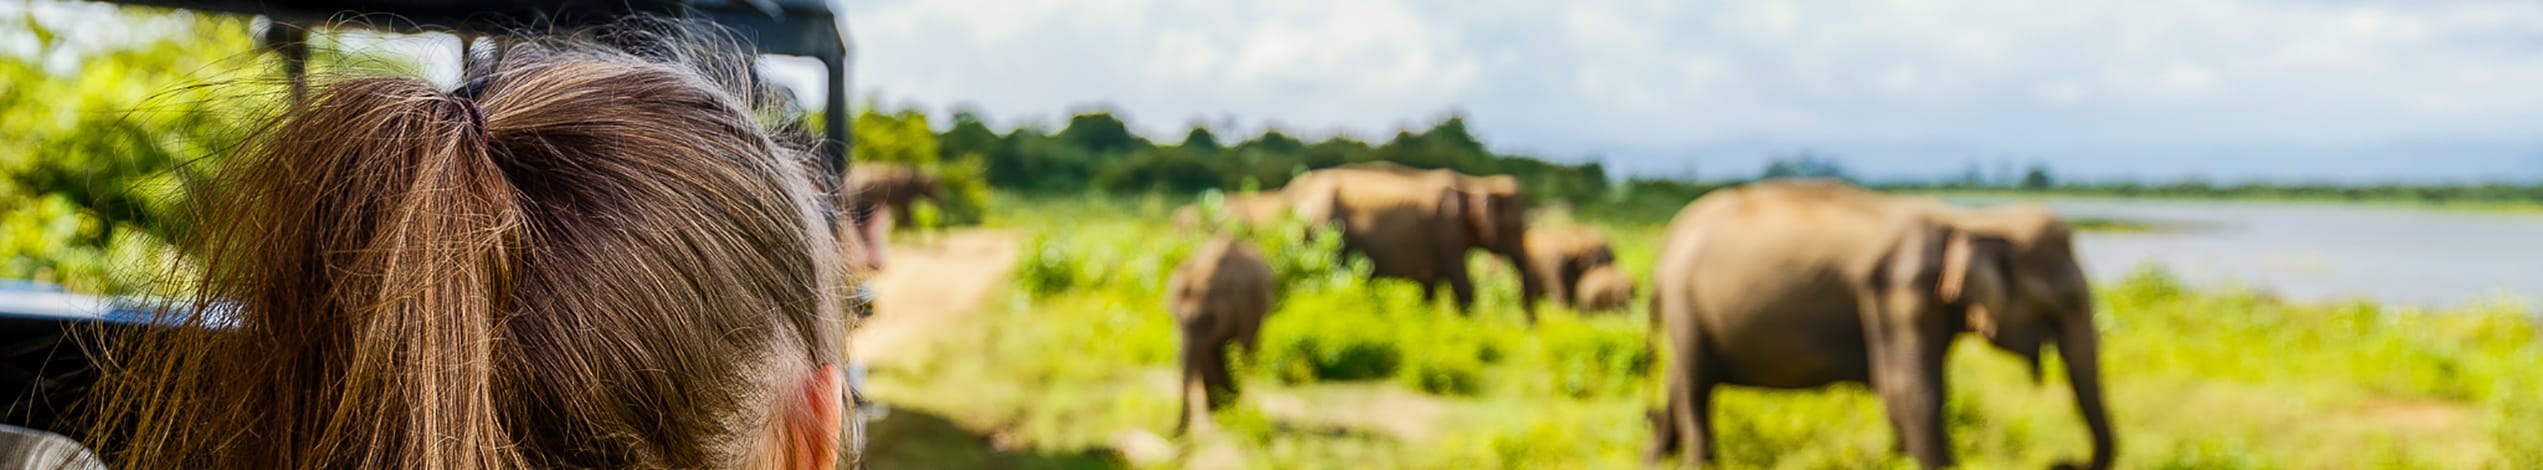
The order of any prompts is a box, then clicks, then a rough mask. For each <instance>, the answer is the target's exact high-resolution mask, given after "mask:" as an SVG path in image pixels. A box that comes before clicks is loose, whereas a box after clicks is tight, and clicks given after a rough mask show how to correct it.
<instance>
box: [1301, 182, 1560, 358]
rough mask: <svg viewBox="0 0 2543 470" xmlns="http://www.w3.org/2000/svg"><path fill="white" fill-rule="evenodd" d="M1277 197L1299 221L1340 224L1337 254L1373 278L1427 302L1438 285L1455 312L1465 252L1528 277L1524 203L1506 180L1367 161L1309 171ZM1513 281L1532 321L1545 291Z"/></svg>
mask: <svg viewBox="0 0 2543 470" xmlns="http://www.w3.org/2000/svg"><path fill="white" fill-rule="evenodd" d="M1281 193H1282V195H1283V196H1284V197H1285V198H1287V200H1288V201H1289V202H1290V203H1291V207H1292V208H1293V210H1295V211H1296V213H1297V214H1298V215H1299V216H1300V217H1301V218H1304V219H1307V220H1309V221H1316V222H1323V221H1332V222H1337V223H1339V224H1340V226H1341V232H1342V250H1343V251H1344V253H1345V254H1346V255H1357V256H1366V257H1367V258H1368V259H1369V264H1370V267H1371V271H1372V272H1371V275H1372V276H1376V277H1391V278H1398V279H1408V280H1412V281H1413V282H1417V283H1420V284H1421V285H1422V296H1423V298H1425V299H1436V298H1437V296H1438V292H1437V288H1438V286H1440V285H1446V286H1448V288H1449V291H1450V295H1451V296H1453V299H1454V300H1455V301H1456V303H1457V306H1458V307H1459V308H1460V309H1466V308H1469V307H1471V306H1473V304H1474V280H1473V278H1472V277H1471V275H1470V274H1469V273H1468V272H1467V269H1466V253H1467V251H1469V250H1474V249H1481V250H1484V251H1485V252H1488V253H1492V254H1494V255H1497V256H1499V257H1500V258H1502V259H1503V260H1505V261H1508V262H1509V263H1510V266H1511V267H1512V268H1514V269H1513V270H1514V271H1517V272H1520V273H1525V272H1526V271H1527V259H1528V252H1527V244H1526V236H1525V233H1526V230H1527V202H1526V200H1525V198H1523V197H1522V195H1521V191H1520V188H1519V182H1518V180H1517V179H1515V178H1511V177H1509V176H1500V175H1497V176H1483V177H1477V176H1469V175H1465V174H1461V173H1457V172H1454V171H1448V170H1416V169H1412V168H1407V167H1403V166H1400V165H1395V164H1391V163H1367V164H1357V165H1348V166H1342V167H1336V168H1327V169H1323V170H1316V171H1311V172H1307V173H1306V174H1303V175H1299V176H1298V178H1295V179H1292V180H1291V181H1290V183H1289V185H1288V186H1285V187H1283V188H1282V189H1281ZM1518 277H1519V279H1520V303H1521V305H1524V306H1525V307H1523V308H1524V309H1525V310H1526V311H1527V314H1528V318H1529V319H1531V320H1533V319H1534V318H1536V299H1537V297H1539V296H1541V295H1543V292H1544V288H1543V286H1541V285H1539V283H1538V282H1537V280H1536V279H1533V278H1531V277H1529V276H1526V275H1524V274H1522V275H1520V276H1518Z"/></svg>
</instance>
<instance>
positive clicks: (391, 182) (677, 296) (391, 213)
mask: <svg viewBox="0 0 2543 470" xmlns="http://www.w3.org/2000/svg"><path fill="white" fill-rule="evenodd" d="M564 44H565V43H561V42H533V43H524V44H520V45H516V46H513V49H512V50H510V51H507V53H506V54H505V56H504V61H503V62H502V63H500V64H497V65H494V66H493V67H491V68H490V69H487V70H481V71H473V72H472V75H475V77H474V78H473V79H471V80H469V82H468V84H467V85H464V86H462V87H459V88H458V89H456V90H443V89H439V88H437V87H435V86H432V85H429V84H426V83H423V82H420V81H416V80H411V79H403V78H354V79H346V80H340V81H336V82H334V83H331V84H324V85H322V86H320V87H318V88H317V89H316V91H315V92H314V93H313V94H312V95H311V96H310V98H309V99H308V100H307V101H306V102H303V103H297V104H295V105H294V106H292V107H291V109H289V110H288V111H286V112H284V113H282V116H281V117H280V118H279V119H278V120H277V121H276V122H275V123H274V124H273V125H272V126H271V127H270V128H269V129H267V130H266V131H265V132H266V133H265V134H262V135H260V136H259V137H258V138H256V139H253V142H254V143H253V144H251V145H250V146H249V147H248V148H246V149H245V150H244V151H242V152H239V153H238V154H236V155H235V156H234V157H233V158H232V160H231V161H229V162H227V163H226V164H224V168H223V170H222V172H221V173H220V174H221V175H222V177H221V178H220V180H219V181H218V182H217V183H215V184H212V185H209V187H211V188H214V191H217V193H216V194H211V195H208V199H207V200H208V201H209V202H208V204H207V205H206V210H207V211H209V212H208V215H210V217H207V218H205V219H203V220H205V221H206V224H205V226H204V232H203V235H204V238H203V240H202V241H201V242H200V243H202V244H201V245H200V247H199V251H200V253H201V256H202V258H201V259H202V262H203V265H204V267H205V268H206V277H205V279H206V281H205V284H204V287H203V291H202V292H201V294H203V295H205V296H207V297H211V298H218V299H223V300H224V301H225V302H226V303H228V304H230V305H231V306H232V307H234V310H232V311H230V312H229V313H227V315H228V316H232V317H234V319H235V323H234V324H233V326H232V327H229V328H221V329H212V328H194V329H190V330H188V331H185V332H181V333H177V334H175V335H172V336H168V337H165V338H163V339H162V340H157V341H148V342H145V344H144V346H143V347H142V348H141V349H140V350H139V351H138V353H139V356H138V360H137V362H136V363H133V364H129V366H130V367H129V368H128V369H127V370H124V371H120V372H121V375H120V377H119V378H116V379H112V381H111V382H110V386H111V387H113V388H110V389H109V390H108V391H107V392H108V393H107V394H106V396H107V398H106V400H107V402H106V403H105V408H104V409H105V410H106V414H105V415H104V416H102V418H103V420H104V421H103V423H105V426H106V427H105V428H103V429H104V435H109V436H114V437H113V438H112V440H113V441H114V442H105V443H104V444H108V446H107V448H109V449H120V450H117V451H113V452H114V453H113V454H112V457H110V458H112V459H114V460H119V461H121V462H123V463H124V465H125V466H134V467H145V468H161V467H176V466H186V467H194V466H219V467H259V468H279V467H304V468H305V467H345V466H359V467H365V468H369V467H388V466H396V467H450V468H477V467H516V466H533V467H613V468H615V467H688V468H694V467H722V466H736V465H742V466H753V465H750V464H755V463H780V462H784V461H788V459H793V462H794V463H795V464H798V465H799V464H808V463H814V462H812V461H813V460H817V459H818V458H819V457H820V456H818V455H807V453H808V452H812V453H818V452H816V451H822V452H826V451H827V450H828V449H831V448H833V447H831V446H830V444H831V443H835V442H837V439H838V437H837V436H836V433H837V425H836V423H837V422H838V419H839V416H840V415H841V414H842V413H843V410H842V409H841V406H842V402H841V395H840V392H839V390H838V387H839V383H838V381H839V379H838V377H837V372H836V369H835V368H834V365H836V364H839V363H841V362H842V361H841V357H840V355H841V349H842V348H841V347H840V342H839V340H838V339H837V337H838V335H839V334H840V333H841V332H843V331H845V325H843V324H842V322H844V321H845V318H846V316H845V315H842V313H843V312H844V311H845V309H846V308H848V307H847V306H846V305H845V303H844V300H845V298H844V296H843V295H841V294H842V292H843V287H844V286H846V285H847V284H848V280H847V279H845V277H846V274H845V273H844V272H843V271H842V269H841V268H840V266H841V260H840V256H841V254H842V253H845V252H846V250H843V247H841V246H839V245H838V243H840V242H839V241H838V239H837V238H835V237H834V233H833V229H832V228H830V227H828V226H827V225H826V223H825V222H824V220H825V218H824V214H823V213H822V212H821V211H823V210H826V208H827V207H828V206H827V205H824V204H821V200H820V199H819V198H820V197H821V196H819V194H820V191H818V190H816V189H815V187H814V186H815V185H814V181H815V178H814V177H813V176H812V174H811V172H812V171H814V170H812V169H811V168H809V166H808V165H809V163H808V162H810V161H811V160H809V159H807V158H804V155H802V154H801V153H799V152H797V151H795V150H793V149H790V148H788V147H786V146H782V145H779V144H777V143H775V142H773V141H772V140H770V138H769V137H768V135H767V134H766V133H764V132H763V131H762V130H761V129H760V128H758V127H757V125H756V123H755V121H754V119H753V115H754V114H753V109H752V105H751V102H750V99H749V98H750V97H752V96H755V95H754V94H752V93H751V92H750V91H749V90H748V89H747V88H748V86H749V85H748V82H747V81H743V80H735V79H734V78H735V77H738V76H740V75H741V74H737V73H732V72H734V71H736V70H738V69H737V67H740V66H741V63H739V62H738V61H732V60H724V59H719V57H722V56H720V55H716V54H695V53H690V52H681V51H675V50H672V49H663V48H654V49H652V50H647V51H646V52H645V55H635V54H629V53H625V52H618V51H615V50H603V49H594V48H587V47H580V46H572V45H564ZM691 52H693V51H691ZM188 316H189V317H191V318H188V319H187V320H188V321H191V322H193V324H196V325H207V324H210V323H212V321H210V320H209V319H208V318H205V317H207V315H203V314H201V313H200V312H196V313H193V314H190V315H188ZM101 439H103V438H101Z"/></svg>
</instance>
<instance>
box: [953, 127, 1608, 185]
mask: <svg viewBox="0 0 2543 470" xmlns="http://www.w3.org/2000/svg"><path fill="white" fill-rule="evenodd" d="M1130 129H1131V127H1130V125H1129V124H1128V123H1126V122H1124V121H1123V120H1122V119H1121V118H1119V117H1117V116H1115V115H1114V114H1113V113H1111V112H1090V113H1083V114H1078V115H1076V116H1073V117H1071V118H1070V119H1069V122H1068V125H1067V126H1065V127H1063V128H1061V129H1060V130H1059V131H1058V132H1056V133H1046V132H1045V131H1044V130H1042V129H1036V128H1031V127H1024V128H1018V129H1015V130H1013V131H1011V132H1009V133H1007V134H1006V135H1004V136H999V135H998V134H997V133H996V132H995V131H992V130H990V129H989V128H988V127H987V126H986V125H984V124H982V123H981V122H980V120H979V119H978V118H977V117H976V116H973V115H971V114H969V113H957V114H956V117H955V122H954V125H953V127H951V128H949V129H947V130H946V131H945V132H944V134H942V135H941V140H942V141H944V142H947V146H946V148H945V150H944V151H946V152H979V153H980V154H981V155H984V156H986V157H987V159H988V162H987V166H988V169H987V174H988V179H989V182H990V183H991V184H992V185H995V186H997V187H1000V188H1005V189H1009V190H1017V191H1030V192H1035V193H1043V194H1063V195H1067V194H1076V193H1080V192H1085V191H1090V190H1091V191H1100V192H1112V193H1140V192H1156V193H1167V194H1178V195H1188V194H1195V193H1199V192H1202V191H1205V190H1212V189H1218V190H1228V189H1237V188H1240V187H1242V186H1243V185H1244V182H1246V181H1254V182H1255V183H1256V184H1258V185H1261V186H1262V187H1273V188H1276V187H1279V186H1280V185H1282V184H1285V183H1287V182H1288V181H1289V178H1290V177H1291V176H1294V175H1296V174H1297V173H1299V172H1301V171H1305V170H1312V169H1320V168H1330V167H1334V166H1339V165H1345V164H1351V163H1363V162H1375V161H1388V162H1396V163H1401V164H1404V165H1407V166H1413V167H1417V168H1448V169H1454V170H1458V171H1462V172H1466V173H1469V174H1477V175H1490V174H1506V175H1512V176H1515V177H1517V178H1519V179H1520V183H1521V184H1523V185H1525V186H1526V188H1527V191H1528V194H1529V196H1530V197H1531V198H1533V199H1535V200H1538V201H1573V202H1587V201H1591V200H1593V199H1595V198H1597V197H1600V196H1602V195H1604V194H1606V192H1607V186H1608V183H1607V174H1606V169H1605V167H1604V166H1602V165H1600V164H1597V163H1588V164H1580V165H1565V164H1556V163H1550V162H1547V161H1544V160H1541V159H1538V158H1534V157H1528V156H1519V155H1504V154H1499V153H1494V152H1492V151H1491V150H1490V149H1488V148H1486V147H1485V146H1484V145H1483V143H1482V142H1481V141H1480V140H1478V139H1476V138H1475V136H1474V135H1473V134H1471V133H1469V132H1468V131H1467V130H1466V125H1465V120H1464V119H1463V118H1461V117H1456V116H1451V117H1448V118H1446V119H1443V120H1442V121H1441V122H1439V123H1438V124H1436V125H1434V126H1432V127H1431V128H1430V129H1426V130H1423V131H1421V132H1413V131H1405V132H1401V133H1398V134H1397V135H1396V136H1395V138H1394V139H1392V140H1388V141H1386V142H1382V143H1379V144H1378V145H1376V146H1371V145H1370V144H1369V143H1366V142H1361V141H1358V140H1353V139H1350V138H1348V137H1342V136H1335V137H1332V138H1328V139H1325V140H1324V141H1321V142H1316V143H1314V144H1312V145H1311V144H1309V143H1307V142H1304V141H1301V140H1299V139H1297V138H1296V137H1292V136H1289V135H1288V134H1285V133H1282V132H1281V131H1279V130H1277V129H1273V130H1267V131H1264V133H1263V134H1261V135H1259V136H1256V137H1254V138H1252V139H1249V140H1245V141H1242V142H1237V143H1235V144H1234V145H1227V144H1226V143H1224V142H1222V141H1221V140H1220V137H1219V136H1218V135H1217V134H1214V133H1212V132H1211V131H1210V130H1209V129H1208V128H1204V127H1194V128H1193V129H1192V130H1191V131H1189V132H1187V133H1185V135H1184V138H1183V140H1182V141H1181V142H1180V143H1177V144H1175V145H1166V146H1161V145H1157V144H1155V143H1151V142H1149V141H1148V140H1146V139H1144V138H1141V137H1139V135H1138V134H1136V133H1133V132H1131V130H1130ZM955 142H959V143H958V144H957V143H955Z"/></svg>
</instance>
